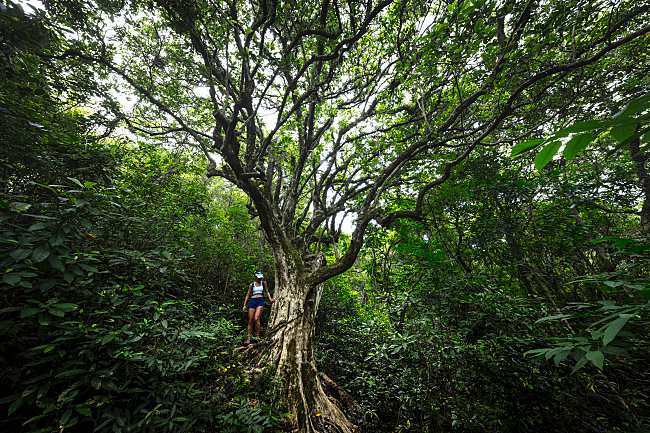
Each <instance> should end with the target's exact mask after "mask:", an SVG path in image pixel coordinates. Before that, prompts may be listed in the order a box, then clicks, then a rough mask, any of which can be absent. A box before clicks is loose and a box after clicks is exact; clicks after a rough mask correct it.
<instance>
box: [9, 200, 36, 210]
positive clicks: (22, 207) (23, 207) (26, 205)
mask: <svg viewBox="0 0 650 433" xmlns="http://www.w3.org/2000/svg"><path fill="white" fill-rule="evenodd" d="M30 207H32V205H31V204H29V203H21V202H17V201H15V202H13V203H11V210H13V211H16V212H25V211H26V210H28V209H29V208H30Z"/></svg>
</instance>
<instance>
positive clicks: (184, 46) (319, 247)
mask: <svg viewBox="0 0 650 433" xmlns="http://www.w3.org/2000/svg"><path fill="white" fill-rule="evenodd" d="M45 3H46V6H47V13H48V14H49V17H50V18H51V19H53V20H55V21H56V22H57V25H58V27H57V28H58V29H63V30H61V31H65V29H66V28H67V29H68V33H67V34H66V35H67V38H68V46H67V47H65V48H63V49H62V50H61V51H60V52H57V53H51V54H49V55H48V56H49V57H48V58H49V59H50V60H51V61H52V62H53V63H55V64H56V63H58V64H60V65H61V67H63V68H72V67H88V66H91V67H92V68H94V70H95V71H96V72H97V74H98V75H99V79H101V80H104V81H110V82H113V83H114V85H115V86H114V87H115V89H116V90H117V92H115V91H112V92H104V93H101V94H98V98H96V100H97V101H98V102H97V109H98V111H102V110H103V111H105V112H106V113H107V114H110V116H113V120H110V121H107V122H106V126H107V127H109V129H113V128H116V127H118V126H120V125H122V126H125V127H127V128H129V129H130V130H131V131H134V132H137V133H140V134H144V135H147V136H150V137H152V139H158V140H161V141H163V142H164V143H166V144H167V145H190V146H195V147H197V148H199V149H201V150H202V151H203V152H204V153H205V155H206V157H207V158H208V159H209V162H210V163H209V170H208V175H209V176H220V177H222V178H225V179H227V180H228V181H230V182H232V183H233V184H234V185H236V186H237V187H238V188H240V189H241V190H242V191H244V192H245V193H246V194H247V195H248V197H249V198H250V201H251V212H252V213H254V214H255V215H256V216H257V217H258V218H259V221H260V225H261V227H262V230H263V232H264V234H265V237H266V240H267V241H268V243H269V245H270V247H271V248H272V251H273V256H274V261H275V269H276V272H275V281H276V287H275V291H276V293H275V296H276V298H277V303H276V304H275V305H274V306H273V309H272V314H271V319H270V326H269V334H270V335H269V347H268V350H266V351H265V352H264V354H263V355H262V358H261V359H260V362H261V363H263V364H265V365H267V366H269V367H271V368H273V369H274V370H275V372H276V373H277V375H279V376H280V377H281V378H282V380H283V382H284V384H285V387H286V391H287V392H286V398H287V403H288V404H289V406H290V409H291V410H292V413H293V415H294V417H295V418H294V420H295V423H296V427H297V428H298V429H299V430H300V431H305V432H312V431H329V430H339V431H343V432H348V431H351V430H353V428H354V426H353V425H352V423H350V422H349V421H348V420H347V418H346V416H345V415H344V413H343V411H342V410H341V408H340V406H339V405H338V403H337V402H336V401H335V399H332V398H330V397H329V396H328V395H327V393H326V391H325V389H324V388H325V387H324V385H323V380H322V376H319V374H318V371H317V369H316V365H315V361H314V353H313V337H314V319H315V316H316V312H317V310H318V304H319V300H320V297H321V286H322V283H323V282H325V281H326V280H328V279H329V278H332V277H334V276H336V275H338V274H341V273H342V272H344V271H346V270H347V269H349V268H350V267H351V266H352V265H353V263H354V261H355V259H356V257H357V255H358V253H359V251H360V248H361V246H362V243H363V238H364V234H365V232H366V230H367V228H368V227H369V225H370V224H375V223H378V224H381V225H389V224H391V223H392V222H394V221H395V220H396V219H398V218H414V219H418V218H421V213H422V212H421V211H422V209H423V205H424V203H425V199H426V195H427V192H429V191H431V190H432V189H433V188H435V187H436V186H437V185H440V184H441V183H442V182H444V181H445V180H446V179H448V178H449V177H450V176H452V175H453V174H454V169H455V167H457V166H458V165H459V163H460V162H462V161H463V160H464V159H466V158H467V156H468V155H469V154H470V153H471V152H473V151H475V150H476V149H480V148H483V147H502V148H507V147H509V146H510V145H511V144H512V143H513V142H515V141H517V140H519V139H521V138H523V137H526V136H528V135H529V134H531V133H538V134H539V133H543V132H544V131H546V130H548V128H550V127H552V126H554V125H556V124H563V122H566V121H569V120H572V119H571V117H572V115H573V114H574V113H575V112H574V111H572V107H573V106H574V105H576V104H580V103H581V97H582V93H581V89H589V88H591V87H594V85H595V84H594V83H593V77H594V72H593V71H597V70H601V69H608V68H614V69H615V68H616V65H615V64H612V62H609V61H608V59H609V58H610V55H611V54H612V53H613V52H615V51H616V50H619V49H622V48H623V47H625V49H627V50H628V51H630V52H632V53H634V52H642V51H643V49H644V48H645V49H647V40H648V38H647V34H648V32H650V26H649V25H648V24H647V23H648V22H649V20H648V18H649V15H650V14H648V9H649V8H650V4H649V3H648V2H639V1H619V2H606V1H597V2H593V1H580V0H571V1H564V0H563V1H559V0H552V1H544V2H540V1H535V0H525V1H524V0H505V1H496V0H487V1H478V0H475V1H469V0H465V1H442V0H440V1H436V0H431V1H426V0H398V1H394V2H391V1H389V0H374V1H373V0H367V1H359V0H345V1H339V0H332V1H330V0H322V1H302V0H294V1H285V2H277V1H256V0H255V1H243V0H170V1H163V0H159V1H155V0H154V1H137V0H133V1H130V2H119V1H111V0H102V1H99V0H98V1H97V2H95V3H92V2H86V1H74V0H53V1H46V2H45ZM125 3H126V4H125ZM625 81H626V77H625V76H624V75H623V76H619V77H617V80H615V81H613V82H612V83H611V85H610V86H609V87H608V91H609V92H610V93H611V95H612V97H614V98H620V97H621V95H620V94H619V92H618V88H619V87H620V85H622V83H623V82H625ZM120 94H121V96H120ZM125 94H130V95H132V96H133V100H132V101H130V103H128V104H125V103H123V102H124V101H123V99H124V97H125V96H124V95H125ZM121 99H122V103H120V100H121ZM592 108H593V110H592V111H594V112H595V114H596V115H598V114H604V113H601V112H599V110H603V109H602V108H599V107H597V106H595V107H592ZM110 116H109V117H110ZM118 131H119V130H118ZM345 221H351V224H352V229H351V233H350V235H349V236H343V237H342V236H341V227H342V224H343V222H345ZM332 245H336V246H337V254H336V259H335V260H333V261H331V262H330V263H327V262H326V261H325V260H324V254H323V253H324V252H325V251H326V250H327V249H328V248H330V246H332Z"/></svg>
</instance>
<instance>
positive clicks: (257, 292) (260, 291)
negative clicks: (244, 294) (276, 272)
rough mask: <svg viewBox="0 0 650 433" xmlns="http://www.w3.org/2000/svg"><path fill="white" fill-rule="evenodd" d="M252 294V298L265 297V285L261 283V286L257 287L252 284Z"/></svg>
mask: <svg viewBox="0 0 650 433" xmlns="http://www.w3.org/2000/svg"><path fill="white" fill-rule="evenodd" d="M251 288H252V292H253V296H251V298H259V297H260V296H264V283H263V282H262V283H260V285H259V286H256V285H255V282H253V284H252V287H251Z"/></svg>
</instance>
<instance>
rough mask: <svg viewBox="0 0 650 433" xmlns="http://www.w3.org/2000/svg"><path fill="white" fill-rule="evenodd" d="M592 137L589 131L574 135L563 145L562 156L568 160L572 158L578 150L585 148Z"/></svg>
mask: <svg viewBox="0 0 650 433" xmlns="http://www.w3.org/2000/svg"><path fill="white" fill-rule="evenodd" d="M593 139H594V136H593V135H592V134H591V133H589V132H585V133H582V134H578V135H574V136H573V137H571V139H570V140H569V141H568V142H567V143H566V145H565V146H564V153H563V154H564V157H565V158H566V159H567V160H569V161H570V160H572V159H573V158H575V157H576V156H577V155H578V154H579V153H580V152H582V151H583V150H585V148H586V147H587V145H589V143H591V142H592V141H593Z"/></svg>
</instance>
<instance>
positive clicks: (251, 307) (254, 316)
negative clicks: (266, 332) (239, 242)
mask: <svg viewBox="0 0 650 433" xmlns="http://www.w3.org/2000/svg"><path fill="white" fill-rule="evenodd" d="M264 295H267V296H268V297H269V301H270V302H271V303H274V302H275V299H273V298H272V297H271V294H270V293H269V290H268V287H267V285H266V281H264V274H262V273H261V272H255V281H253V282H252V283H251V284H250V286H248V291H247V292H246V297H245V298H244V306H243V307H242V311H244V312H246V310H247V309H248V338H246V341H244V345H248V344H250V342H251V335H252V334H253V326H255V332H256V335H257V337H258V338H259V336H260V334H261V333H262V323H261V320H262V311H263V310H264Z"/></svg>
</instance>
